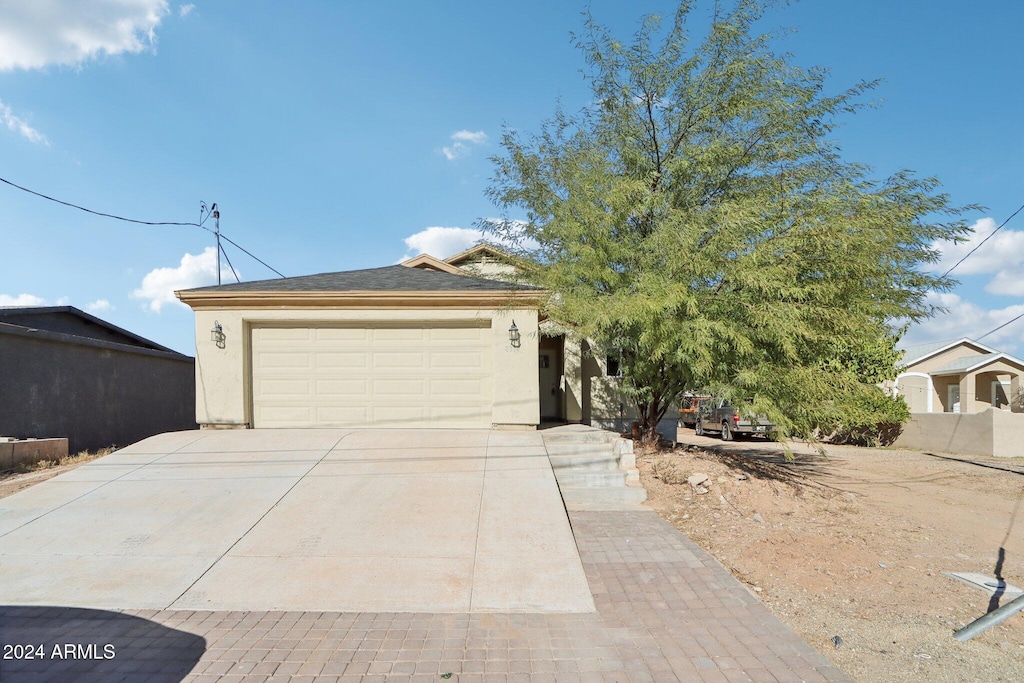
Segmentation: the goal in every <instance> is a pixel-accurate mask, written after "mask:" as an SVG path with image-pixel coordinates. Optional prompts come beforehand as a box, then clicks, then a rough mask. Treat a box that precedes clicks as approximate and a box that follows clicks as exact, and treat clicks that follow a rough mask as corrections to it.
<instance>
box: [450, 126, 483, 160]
mask: <svg viewBox="0 0 1024 683" xmlns="http://www.w3.org/2000/svg"><path fill="white" fill-rule="evenodd" d="M450 137H451V140H452V144H451V145H448V146H446V147H442V148H441V154H443V155H444V157H445V159H447V160H448V161H455V160H456V159H458V158H460V157H464V156H466V155H467V154H469V152H470V150H471V149H472V145H482V144H484V143H485V142H487V133H485V132H483V131H482V130H477V131H471V130H457V131H455V132H454V133H452V134H451V136H450Z"/></svg>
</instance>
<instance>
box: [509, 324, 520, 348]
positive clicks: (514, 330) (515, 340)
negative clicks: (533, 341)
mask: <svg viewBox="0 0 1024 683" xmlns="http://www.w3.org/2000/svg"><path fill="white" fill-rule="evenodd" d="M521 340H522V337H521V336H520V335H519V328H518V327H516V321H515V320H513V321H512V327H510V328H508V343H509V344H511V345H512V348H513V349H518V348H519V347H520V346H522V341H521Z"/></svg>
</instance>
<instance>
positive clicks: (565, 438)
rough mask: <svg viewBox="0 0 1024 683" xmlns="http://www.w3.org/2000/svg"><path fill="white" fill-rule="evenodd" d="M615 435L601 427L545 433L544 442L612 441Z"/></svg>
mask: <svg viewBox="0 0 1024 683" xmlns="http://www.w3.org/2000/svg"><path fill="white" fill-rule="evenodd" d="M614 438H615V435H614V434H612V433H610V432H606V431H603V430H600V429H594V430H588V431H572V432H563V433H559V434H551V435H548V434H545V435H544V443H547V444H555V443H610V442H611V441H612V439H614Z"/></svg>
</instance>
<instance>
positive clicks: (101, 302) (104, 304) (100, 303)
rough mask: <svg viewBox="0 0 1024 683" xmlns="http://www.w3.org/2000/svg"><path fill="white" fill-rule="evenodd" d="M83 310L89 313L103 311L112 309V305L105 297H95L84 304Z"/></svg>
mask: <svg viewBox="0 0 1024 683" xmlns="http://www.w3.org/2000/svg"><path fill="white" fill-rule="evenodd" d="M85 310H87V311H89V312H90V313H101V312H103V311H112V310H114V306H113V305H112V304H111V303H110V302H109V301H107V300H106V299H97V300H96V301H93V302H91V303H87V304H86V305H85Z"/></svg>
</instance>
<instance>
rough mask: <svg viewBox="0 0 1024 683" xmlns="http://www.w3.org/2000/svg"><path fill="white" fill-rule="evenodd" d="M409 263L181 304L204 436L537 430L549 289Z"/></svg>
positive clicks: (233, 288) (197, 293) (244, 286)
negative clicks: (191, 329)
mask: <svg viewBox="0 0 1024 683" xmlns="http://www.w3.org/2000/svg"><path fill="white" fill-rule="evenodd" d="M456 271H457V268H454V267H452V268H447V267H446V266H436V265H435V267H433V268H415V267H408V266H404V265H395V266H388V267H384V268H372V269H367V270H355V271H345V272H338V273H323V274H319V275H307V276H301V277H291V278H283V279H277V280H263V281H258V282H243V283H236V284H229V285H222V286H215V287H203V288H198V289H190V290H184V291H180V292H177V296H178V298H179V299H181V300H182V301H183V302H185V303H186V304H188V305H189V306H191V307H192V308H193V310H194V311H195V320H196V419H197V421H198V422H199V424H200V425H201V426H202V427H206V428H216V427H223V428H244V427H255V428H260V427H345V426H351V427H398V428H406V427H451V428H471V427H477V428H481V427H483V428H490V427H492V426H493V427H497V428H535V427H536V426H537V424H538V423H539V422H540V404H539V401H538V386H539V385H538V382H537V353H538V345H539V340H540V334H539V333H538V328H539V319H538V318H539V308H540V302H541V297H542V294H543V292H542V290H540V289H538V288H536V287H529V286H525V285H518V284H514V283H509V282H504V281H500V280H493V279H486V278H480V277H473V276H471V275H468V274H465V273H459V272H456Z"/></svg>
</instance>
